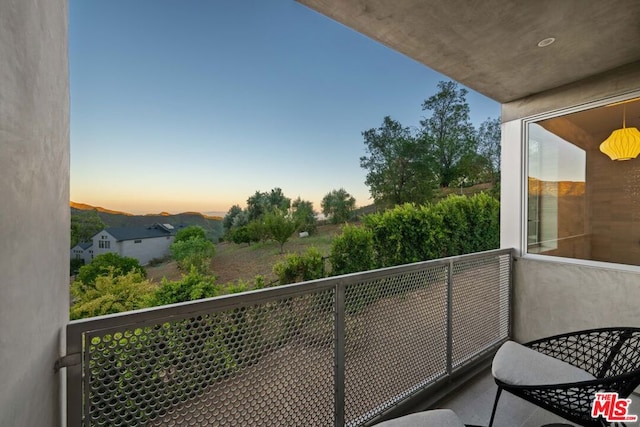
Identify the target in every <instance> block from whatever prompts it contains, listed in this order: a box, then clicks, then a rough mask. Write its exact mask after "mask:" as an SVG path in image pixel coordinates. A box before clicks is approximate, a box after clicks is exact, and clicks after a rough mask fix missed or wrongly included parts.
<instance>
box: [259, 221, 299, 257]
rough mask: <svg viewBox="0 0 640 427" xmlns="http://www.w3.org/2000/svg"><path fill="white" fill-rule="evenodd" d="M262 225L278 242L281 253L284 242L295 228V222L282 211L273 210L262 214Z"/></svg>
mask: <svg viewBox="0 0 640 427" xmlns="http://www.w3.org/2000/svg"><path fill="white" fill-rule="evenodd" d="M264 225H265V228H266V230H267V232H268V233H269V236H271V238H272V239H273V240H275V241H276V242H278V243H280V253H283V252H284V249H283V247H284V244H285V243H286V242H287V240H289V237H291V234H293V232H294V231H295V230H296V223H295V222H294V221H293V219H291V217H289V216H287V215H285V214H284V213H283V212H280V211H278V210H273V211H271V212H269V213H268V214H266V215H265V216H264Z"/></svg>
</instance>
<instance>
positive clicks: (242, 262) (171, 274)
mask: <svg viewBox="0 0 640 427" xmlns="http://www.w3.org/2000/svg"><path fill="white" fill-rule="evenodd" d="M340 228H341V226H340V225H321V226H319V227H318V230H317V232H316V234H314V235H312V236H309V237H305V238H300V237H298V236H297V235H294V236H292V237H291V239H289V241H288V242H287V243H285V245H284V252H285V253H284V254H281V253H280V244H279V243H277V242H264V243H254V244H252V245H250V246H248V245H245V244H243V245H237V244H235V243H227V242H224V243H219V244H217V245H216V254H215V256H214V257H213V259H212V260H211V271H213V273H214V274H215V275H216V276H217V277H218V282H219V283H227V282H231V281H235V280H238V279H241V280H253V278H254V277H255V276H256V275H257V274H261V275H263V276H265V278H266V282H267V283H269V282H271V281H272V280H274V279H275V276H274V275H273V272H272V271H271V269H272V268H273V265H274V264H275V263H276V262H278V261H280V260H282V259H284V257H285V256H286V254H287V253H302V252H304V251H305V250H307V248H309V247H311V246H314V247H316V248H317V249H318V250H319V251H320V253H322V254H323V255H325V256H326V255H328V254H329V251H330V249H331V242H332V241H333V238H334V237H335V236H336V235H337V234H339V233H340ZM181 274H182V273H181V271H180V270H178V267H177V265H176V263H175V262H173V261H170V262H165V263H162V264H160V265H158V266H155V267H147V276H148V277H149V278H150V279H152V280H153V281H154V282H156V283H160V281H161V280H162V278H163V277H166V278H167V279H169V280H178V279H180V277H181Z"/></svg>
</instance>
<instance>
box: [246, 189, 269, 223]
mask: <svg viewBox="0 0 640 427" xmlns="http://www.w3.org/2000/svg"><path fill="white" fill-rule="evenodd" d="M268 199H269V195H268V194H267V193H261V192H259V191H256V192H255V194H254V195H253V196H250V197H249V198H248V199H247V214H248V220H249V221H253V220H254V219H258V218H260V217H261V216H262V215H264V214H265V213H266V212H267V205H268V203H269V202H268Z"/></svg>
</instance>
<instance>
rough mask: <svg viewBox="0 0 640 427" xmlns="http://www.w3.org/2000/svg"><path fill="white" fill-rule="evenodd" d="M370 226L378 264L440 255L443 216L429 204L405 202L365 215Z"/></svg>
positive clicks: (432, 257) (412, 260) (406, 261)
mask: <svg viewBox="0 0 640 427" xmlns="http://www.w3.org/2000/svg"><path fill="white" fill-rule="evenodd" d="M363 221H364V225H365V227H366V228H367V229H369V230H371V233H372V238H373V247H374V249H375V255H376V266H377V267H389V266H393V265H399V264H408V263H412V262H417V261H425V260H429V259H434V258H440V257H441V256H442V255H443V253H442V249H441V244H442V239H443V238H444V233H443V231H442V217H441V216H440V215H439V213H438V212H437V211H434V210H433V209H432V207H431V206H430V205H427V206H415V205H413V204H404V205H401V206H396V207H395V208H393V209H390V210H388V211H385V212H382V213H376V214H372V215H367V216H365V217H364V220H363Z"/></svg>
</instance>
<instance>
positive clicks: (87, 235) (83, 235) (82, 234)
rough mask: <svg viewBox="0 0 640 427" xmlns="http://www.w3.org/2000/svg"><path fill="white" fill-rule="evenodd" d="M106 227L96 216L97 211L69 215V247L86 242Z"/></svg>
mask: <svg viewBox="0 0 640 427" xmlns="http://www.w3.org/2000/svg"><path fill="white" fill-rule="evenodd" d="M105 227H106V225H105V224H104V222H102V220H101V219H100V216H98V211H96V210H92V211H86V212H78V213H72V214H71V247H74V246H75V245H77V244H78V243H81V242H88V241H90V240H91V238H92V237H93V236H95V235H96V234H97V233H98V232H100V231H102V230H104V229H105Z"/></svg>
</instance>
